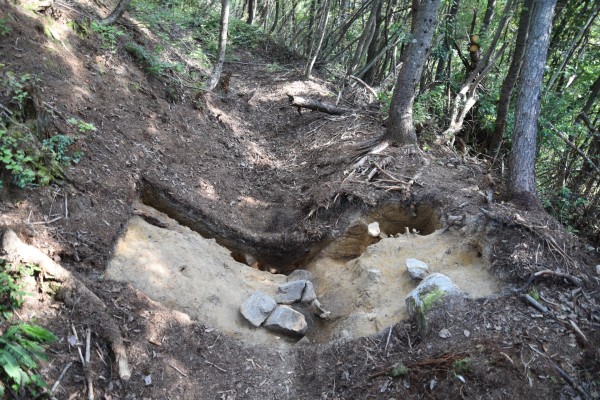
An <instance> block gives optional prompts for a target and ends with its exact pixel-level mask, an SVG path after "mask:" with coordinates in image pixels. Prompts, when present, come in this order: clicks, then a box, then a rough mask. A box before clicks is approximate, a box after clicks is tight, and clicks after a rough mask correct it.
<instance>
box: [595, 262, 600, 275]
mask: <svg viewBox="0 0 600 400" xmlns="http://www.w3.org/2000/svg"><path fill="white" fill-rule="evenodd" d="M596 275H598V276H600V264H598V265H596Z"/></svg>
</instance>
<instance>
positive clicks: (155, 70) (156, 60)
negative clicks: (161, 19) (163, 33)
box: [125, 42, 183, 75]
mask: <svg viewBox="0 0 600 400" xmlns="http://www.w3.org/2000/svg"><path fill="white" fill-rule="evenodd" d="M125 50H127V52H128V53H129V54H131V55H132V56H133V58H135V59H136V60H138V61H139V62H140V63H141V64H142V65H143V67H144V70H145V71H146V72H148V73H149V74H151V75H161V74H163V73H165V71H166V70H169V69H170V70H174V71H177V72H181V70H182V69H183V66H182V65H181V64H178V63H170V62H167V61H163V60H161V59H160V57H159V56H158V55H157V54H156V53H157V52H151V51H149V50H148V49H147V48H145V47H144V46H140V45H139V44H137V43H133V42H129V43H127V44H125Z"/></svg>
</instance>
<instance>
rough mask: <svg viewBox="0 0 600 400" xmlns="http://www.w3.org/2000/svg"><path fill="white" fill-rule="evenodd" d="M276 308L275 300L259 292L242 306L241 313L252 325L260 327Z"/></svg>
mask: <svg viewBox="0 0 600 400" xmlns="http://www.w3.org/2000/svg"><path fill="white" fill-rule="evenodd" d="M276 306H277V303H275V300H273V299H272V298H271V297H270V296H268V295H266V294H264V293H262V292H260V291H258V290H257V291H256V292H254V293H253V294H252V295H251V296H250V297H248V298H247V299H246V301H245V302H244V303H243V304H242V306H241V307H240V312H241V313H242V315H243V316H244V317H245V318H246V319H247V320H248V322H250V323H251V324H252V325H254V326H260V324H262V323H263V322H264V320H265V319H267V317H268V316H269V314H270V313H271V311H273V310H274V309H275V307H276Z"/></svg>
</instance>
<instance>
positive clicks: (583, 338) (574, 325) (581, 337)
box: [569, 320, 590, 347]
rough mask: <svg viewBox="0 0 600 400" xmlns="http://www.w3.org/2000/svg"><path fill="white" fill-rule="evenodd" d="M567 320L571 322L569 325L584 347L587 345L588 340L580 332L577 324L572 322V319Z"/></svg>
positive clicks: (588, 343)
mask: <svg viewBox="0 0 600 400" xmlns="http://www.w3.org/2000/svg"><path fill="white" fill-rule="evenodd" d="M569 322H570V323H571V327H572V328H573V330H574V331H575V334H576V335H577V336H578V337H579V339H581V341H582V342H583V344H584V345H585V346H586V347H587V346H589V345H590V342H588V340H587V338H586V337H585V335H584V334H583V332H581V329H579V327H578V326H577V324H576V323H575V322H573V320H569Z"/></svg>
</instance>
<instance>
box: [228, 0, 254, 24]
mask: <svg viewBox="0 0 600 400" xmlns="http://www.w3.org/2000/svg"><path fill="white" fill-rule="evenodd" d="M255 17H256V0H248V19H247V20H246V23H247V24H248V25H252V24H253V23H254V18H255ZM228 18H229V17H228Z"/></svg>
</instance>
